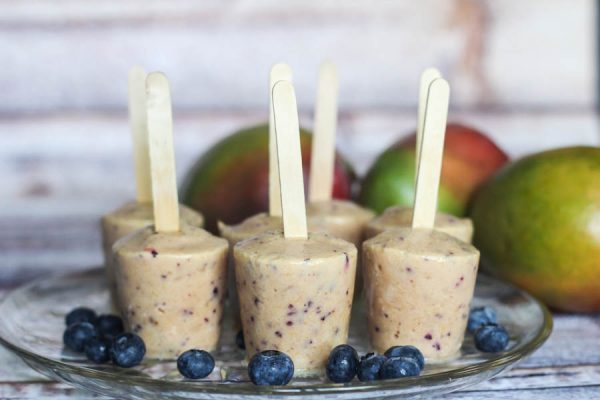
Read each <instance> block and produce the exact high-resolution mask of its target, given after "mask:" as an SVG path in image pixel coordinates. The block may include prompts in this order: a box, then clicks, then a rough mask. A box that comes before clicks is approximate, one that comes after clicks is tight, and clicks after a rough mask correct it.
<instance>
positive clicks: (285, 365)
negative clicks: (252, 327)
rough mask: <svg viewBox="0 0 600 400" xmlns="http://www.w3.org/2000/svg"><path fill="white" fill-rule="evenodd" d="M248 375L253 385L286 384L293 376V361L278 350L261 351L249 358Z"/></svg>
mask: <svg viewBox="0 0 600 400" xmlns="http://www.w3.org/2000/svg"><path fill="white" fill-rule="evenodd" d="M248 375H250V380H251V381H252V383H254V384H255V385H286V384H287V383H288V382H289V381H290V380H291V379H292V377H293V376H294V362H293V361H292V359H291V358H290V357H289V356H288V355H287V354H285V353H282V352H280V351H277V350H266V351H262V352H260V353H256V354H255V355H254V356H253V357H252V359H251V360H250V363H249V364H248Z"/></svg>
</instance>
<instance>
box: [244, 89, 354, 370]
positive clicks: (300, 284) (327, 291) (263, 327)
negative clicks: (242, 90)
mask: <svg viewBox="0 0 600 400" xmlns="http://www.w3.org/2000/svg"><path fill="white" fill-rule="evenodd" d="M273 109H274V113H275V126H276V143H277V153H278V157H277V159H278V163H279V176H280V179H279V180H280V193H281V204H282V211H283V215H282V220H283V232H282V231H271V232H267V233H265V234H263V235H260V236H255V237H251V238H249V239H246V240H243V241H241V242H239V243H237V244H236V245H235V247H234V259H235V274H236V284H237V291H238V295H239V299H240V308H241V319H242V325H243V329H244V338H245V342H246V352H247V355H248V357H251V356H252V355H253V354H255V353H256V352H258V351H262V350H268V349H275V350H280V351H282V352H284V353H286V354H288V355H289V356H290V357H291V358H292V359H293V361H294V365H295V368H296V370H298V371H305V370H306V371H310V370H317V369H320V368H322V367H323V366H324V364H325V362H326V360H327V357H328V354H329V352H330V351H331V349H332V348H333V347H334V346H336V345H337V344H340V343H344V342H345V341H346V340H347V336H348V326H349V322H350V310H351V307H352V296H353V292H354V279H355V273H356V258H357V250H356V247H355V246H354V245H353V244H352V243H349V242H346V241H344V240H342V239H337V238H333V237H331V236H329V235H327V234H323V233H310V234H309V233H307V221H306V208H305V203H304V185H303V177H302V164H301V156H300V142H299V127H298V114H297V109H296V100H295V95H294V90H293V86H292V85H291V83H290V82H288V81H280V82H277V83H276V84H275V85H274V88H273Z"/></svg>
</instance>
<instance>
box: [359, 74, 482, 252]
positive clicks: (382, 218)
mask: <svg viewBox="0 0 600 400" xmlns="http://www.w3.org/2000/svg"><path fill="white" fill-rule="evenodd" d="M441 77H442V75H441V74H440V72H439V71H438V70H437V69H435V68H427V69H425V70H424V71H423V73H422V74H421V79H420V85H419V107H418V116H417V134H416V146H415V154H416V157H415V160H416V166H415V171H417V174H418V170H419V165H420V160H421V144H422V141H423V140H422V138H423V129H424V126H425V108H426V105H427V96H428V91H429V87H430V85H431V83H432V82H433V81H434V80H435V79H438V78H441ZM417 174H415V180H416V178H417ZM412 218H413V210H412V208H411V207H405V206H395V207H388V208H387V209H386V210H385V211H384V212H383V213H382V214H381V215H379V216H377V217H376V218H375V219H373V220H372V221H370V222H369V223H368V224H367V226H366V228H365V239H369V238H372V237H374V236H376V235H378V234H380V233H381V232H383V231H386V230H389V229H395V228H402V227H410V226H411V224H412ZM435 229H437V230H438V231H441V232H445V233H447V234H449V235H451V236H454V237H456V238H458V239H460V240H462V241H465V242H467V243H471V241H472V239H473V222H472V221H471V220H470V219H469V218H458V217H455V216H453V215H450V214H445V213H442V212H437V213H436V215H435Z"/></svg>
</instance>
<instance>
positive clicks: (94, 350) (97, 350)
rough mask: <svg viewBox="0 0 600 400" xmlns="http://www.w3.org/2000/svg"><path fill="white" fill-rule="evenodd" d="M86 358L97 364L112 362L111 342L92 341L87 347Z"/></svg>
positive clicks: (98, 339)
mask: <svg viewBox="0 0 600 400" xmlns="http://www.w3.org/2000/svg"><path fill="white" fill-rule="evenodd" d="M85 356H86V357H87V359H88V360H90V361H92V362H95V363H96V364H102V363H105V362H107V361H109V360H110V340H108V339H104V338H95V339H90V340H89V341H88V342H87V343H86V345H85Z"/></svg>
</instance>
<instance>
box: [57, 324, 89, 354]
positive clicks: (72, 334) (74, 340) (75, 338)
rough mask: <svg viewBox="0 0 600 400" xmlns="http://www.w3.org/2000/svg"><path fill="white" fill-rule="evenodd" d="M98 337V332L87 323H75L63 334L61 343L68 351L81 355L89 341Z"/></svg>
mask: <svg viewBox="0 0 600 400" xmlns="http://www.w3.org/2000/svg"><path fill="white" fill-rule="evenodd" d="M97 337H98V330H97V329H96V327H95V326H94V325H92V324H90V323H89V322H75V323H74V324H71V325H69V327H68V328H67V329H66V330H65V333H64V334H63V343H64V344H65V346H67V347H68V348H69V349H71V350H73V351H76V352H78V353H81V352H82V351H83V350H84V349H85V345H86V343H87V342H88V341H89V340H90V339H94V338H97Z"/></svg>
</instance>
